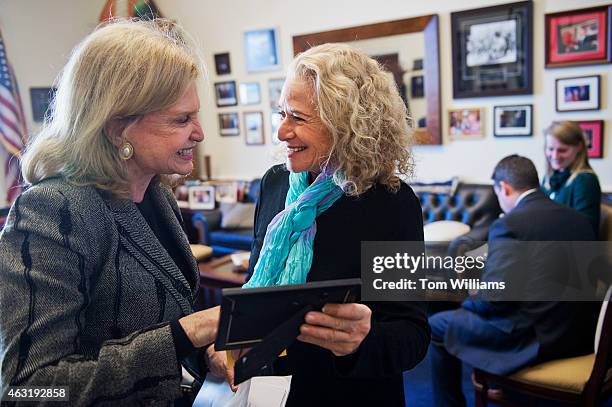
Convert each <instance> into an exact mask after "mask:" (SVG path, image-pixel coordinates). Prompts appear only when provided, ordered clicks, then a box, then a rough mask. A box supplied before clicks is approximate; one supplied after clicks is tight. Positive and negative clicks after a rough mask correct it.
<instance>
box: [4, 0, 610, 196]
mask: <svg viewBox="0 0 612 407" xmlns="http://www.w3.org/2000/svg"><path fill="white" fill-rule="evenodd" d="M155 2H156V5H157V6H158V8H159V10H160V11H161V13H162V14H163V15H164V16H165V17H168V18H171V19H174V20H176V21H177V22H179V23H180V24H181V25H183V27H184V28H185V29H186V30H187V31H188V32H189V33H190V35H192V36H193V37H194V39H195V41H196V43H197V44H198V45H199V46H200V49H201V50H202V53H203V57H204V62H205V63H206V65H207V68H208V72H207V75H205V77H204V78H202V80H200V81H199V82H198V88H199V91H200V92H199V93H200V98H201V104H202V107H201V113H200V119H201V123H202V125H203V127H204V131H205V134H206V138H205V140H204V142H203V143H202V145H201V146H200V151H199V154H200V160H201V163H202V164H203V163H204V160H203V157H204V156H209V157H210V160H209V162H210V166H211V174H212V176H213V177H214V178H216V179H252V178H255V177H260V176H261V175H262V174H263V173H264V172H265V171H266V170H267V169H268V168H269V167H270V166H271V165H272V164H274V163H276V162H278V157H279V155H277V154H276V152H277V150H279V149H280V150H282V144H280V143H278V140H277V139H276V136H275V134H276V129H277V127H278V124H279V117H278V115H275V114H274V112H275V110H276V102H277V100H278V96H279V94H280V89H281V88H282V84H283V82H284V77H285V69H286V67H287V65H288V64H289V62H290V61H291V59H292V57H293V51H294V50H293V37H295V36H300V35H304V34H309V33H314V32H323V31H328V30H338V29H343V28H347V27H354V26H363V25H368V24H375V23H383V22H387V21H391V20H399V19H408V18H416V17H420V16H429V15H437V17H438V27H439V28H438V37H439V43H438V44H437V45H438V47H437V52H438V54H439V86H440V87H439V95H438V97H439V100H440V109H439V117H440V122H441V123H440V129H441V132H440V133H441V136H442V137H441V143H440V144H439V145H427V146H425V145H422V146H421V145H417V146H415V147H414V148H413V153H414V156H415V161H416V164H417V166H416V174H415V178H416V179H417V180H420V181H437V180H446V179H449V178H450V177H453V176H458V177H460V178H461V179H463V180H465V181H468V182H488V181H489V176H490V170H491V169H492V168H493V166H494V165H495V163H496V162H497V161H498V160H499V159H500V158H502V157H503V156H505V155H508V154H513V153H519V154H523V155H525V156H527V157H529V158H530V159H532V160H533V161H534V162H535V163H536V166H537V168H538V169H540V170H541V169H543V168H544V157H543V153H542V149H543V142H544V137H543V130H544V129H545V128H546V127H547V126H548V125H549V124H550V123H551V122H552V121H553V120H573V121H577V122H580V124H581V126H582V127H583V129H584V130H585V137H586V138H587V143H588V145H589V155H590V157H591V158H592V160H591V164H592V165H593V167H594V169H595V171H596V172H597V173H598V176H599V177H600V182H601V183H602V187H603V189H604V190H612V140H611V137H612V121H611V118H612V105H611V104H610V95H611V93H612V80H611V77H612V64H611V63H610V44H611V42H612V41H611V40H610V26H611V25H612V24H611V23H610V19H611V12H610V5H611V4H612V2H610V1H609V0H532V1H513V0H462V1H461V2H457V1H453V0H432V1H430V2H406V1H404V0H386V1H385V2H383V3H380V2H379V3H376V2H373V1H372V0H353V1H352V2H351V6H350V7H346V4H345V2H330V1H329V0H309V1H308V2H280V3H279V2H267V1H262V2H253V1H252V0H233V1H232V2H230V3H231V4H230V3H227V4H226V3H222V2H221V3H219V2H215V5H214V7H212V8H211V2H190V1H187V0H155ZM77 3H78V4H77ZM77 3H74V1H72V0H55V1H54V2H44V3H42V4H41V5H40V6H39V7H38V8H37V12H36V13H28V12H27V11H28V10H27V5H25V3H24V2H19V1H9V2H6V3H5V4H4V5H3V12H2V13H1V14H0V27H1V28H2V32H3V35H4V40H5V41H6V43H7V44H8V45H9V48H8V55H9V57H10V60H11V62H12V64H13V68H14V70H15V71H16V74H17V79H18V80H19V85H20V89H21V97H22V100H23V104H24V108H25V112H26V121H27V125H28V131H29V133H30V134H35V133H36V131H37V130H38V128H39V126H40V121H39V120H41V119H42V117H43V115H44V111H45V109H46V104H47V103H48V99H49V95H50V93H51V92H52V91H53V89H52V88H53V83H54V78H55V77H56V76H57V75H58V73H59V72H60V69H61V67H62V66H63V65H64V64H65V61H66V59H67V57H68V55H69V54H70V50H71V49H72V48H73V47H74V46H75V45H76V44H77V43H78V42H79V41H81V40H82V38H83V37H84V36H85V35H87V33H88V32H90V31H91V30H92V29H93V28H94V27H95V26H96V25H97V22H98V18H99V14H100V10H101V8H102V6H103V3H104V1H103V0H91V1H88V2H77ZM67 10H70V24H59V25H58V24H57V23H56V22H57V21H66V13H67ZM8 16H12V17H11V18H8ZM50 33H52V35H51V34H50ZM425 45H426V47H425V49H426V50H430V49H431V46H432V45H436V44H425ZM408 51H409V54H410V55H409V57H402V55H401V54H399V55H400V57H399V62H400V64H399V66H398V67H397V71H398V72H402V71H407V72H409V74H407V76H405V77H404V78H403V79H404V80H403V83H404V84H405V88H406V89H405V91H404V94H405V95H406V96H407V101H408V103H409V104H412V105H413V106H414V105H415V104H416V103H425V101H427V100H428V96H429V95H428V94H427V92H425V93H424V94H423V93H422V92H421V91H422V89H423V88H422V86H419V82H418V81H419V77H421V80H422V78H423V76H424V77H425V79H426V78H427V76H426V75H425V70H424V69H423V67H421V68H419V60H421V59H422V58H423V57H424V55H421V54H419V55H416V54H418V52H415V49H414V48H412V47H408ZM383 54H387V52H384V53H378V54H373V55H383ZM412 54H414V55H412ZM41 61H44V63H41ZM413 78H416V79H414V80H413ZM426 80H427V79H426ZM413 82H414V83H413ZM413 88H414V89H413ZM417 119H418V118H417ZM417 123H418V121H417ZM417 123H415V126H416V125H417ZM418 125H420V123H418ZM205 167H206V166H205V165H201V166H200V171H201V174H200V175H201V176H205ZM0 184H1V182H0ZM0 189H1V185H0ZM205 195H206V194H203V195H202V196H205Z"/></svg>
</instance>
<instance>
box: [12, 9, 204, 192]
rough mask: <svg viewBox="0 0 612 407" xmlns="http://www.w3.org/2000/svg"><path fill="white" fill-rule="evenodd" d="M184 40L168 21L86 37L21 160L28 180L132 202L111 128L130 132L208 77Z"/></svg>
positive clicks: (126, 24) (130, 24)
mask: <svg viewBox="0 0 612 407" xmlns="http://www.w3.org/2000/svg"><path fill="white" fill-rule="evenodd" d="M186 38H187V37H186V34H185V33H184V32H183V31H182V30H181V29H180V27H178V26H177V25H175V24H174V23H172V22H170V21H168V20H163V19H157V20H152V21H136V20H125V19H122V20H115V21H112V22H111V23H109V24H107V25H104V26H101V27H99V28H98V29H96V30H95V31H94V32H93V33H91V34H90V35H88V36H87V37H86V38H85V39H84V40H83V41H82V42H81V43H80V44H79V45H77V46H76V47H75V49H74V50H73V52H72V54H71V56H70V59H69V61H68V63H67V64H66V66H65V67H64V69H63V71H62V73H61V74H60V76H59V78H58V80H57V92H56V95H55V98H54V99H53V101H52V104H51V108H50V113H49V114H48V115H47V117H46V118H45V122H44V124H43V126H42V129H41V131H40V132H39V134H38V135H37V136H36V137H35V138H34V140H33V141H32V142H31V143H30V145H29V146H28V147H27V149H26V151H25V154H24V155H23V157H22V173H23V177H24V179H25V181H26V182H27V183H28V184H33V183H36V182H39V181H41V180H43V179H44V178H47V177H52V176H62V177H64V178H65V179H66V180H68V181H69V182H71V183H74V184H77V185H93V186H95V187H97V188H99V189H102V190H107V191H109V192H110V193H111V194H112V195H114V196H116V197H120V198H127V197H128V196H129V185H128V179H127V166H126V162H125V161H123V160H122V159H121V158H120V156H119V154H118V149H117V147H116V146H115V145H114V144H113V143H112V140H111V137H113V136H114V137H116V136H118V135H110V134H107V132H108V129H109V128H110V126H108V125H109V123H110V122H111V121H112V120H114V119H123V120H125V122H126V123H127V128H126V129H125V130H124V131H123V134H125V132H126V131H127V129H129V127H130V125H131V124H133V123H135V122H136V121H137V120H139V118H141V117H142V116H143V115H145V114H147V113H151V112H155V111H159V110H163V109H166V108H168V107H170V106H172V105H173V104H174V103H176V101H177V100H178V99H179V98H180V96H181V95H182V94H183V93H184V92H185V90H186V89H187V87H188V86H189V84H190V83H191V82H192V81H193V80H195V79H196V78H197V77H198V76H199V75H200V73H201V72H204V71H203V65H202V63H201V58H200V57H199V56H198V54H197V53H196V51H195V47H193V46H192V45H191V44H189V43H188V42H187V40H186ZM119 136H121V135H119Z"/></svg>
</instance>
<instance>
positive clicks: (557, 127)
mask: <svg viewBox="0 0 612 407" xmlns="http://www.w3.org/2000/svg"><path fill="white" fill-rule="evenodd" d="M544 136H552V137H554V138H556V139H557V140H559V142H561V143H563V144H567V145H570V146H580V150H579V151H578V154H576V158H575V159H574V162H573V163H572V164H571V165H570V167H569V170H570V172H571V176H570V178H569V179H568V180H567V185H569V184H571V183H572V181H573V180H574V178H576V176H577V175H578V174H580V173H582V172H593V169H592V168H591V165H590V164H589V157H588V154H587V147H586V142H585V140H584V133H583V131H582V128H580V126H579V125H578V124H577V123H575V122H572V121H562V122H552V124H551V125H550V126H549V127H548V128H547V129H546V130H544ZM544 150H545V151H546V143H545V144H544ZM545 154H546V152H545ZM552 174H553V169H552V167H551V166H550V162H549V161H548V158H547V159H546V174H545V176H544V185H545V186H546V187H547V188H550V185H549V183H548V181H549V179H550V176H551V175H552Z"/></svg>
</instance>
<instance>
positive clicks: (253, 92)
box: [238, 82, 261, 105]
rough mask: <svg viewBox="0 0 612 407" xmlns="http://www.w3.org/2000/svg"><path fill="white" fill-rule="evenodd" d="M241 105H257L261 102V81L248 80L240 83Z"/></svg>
mask: <svg viewBox="0 0 612 407" xmlns="http://www.w3.org/2000/svg"><path fill="white" fill-rule="evenodd" d="M238 94H239V95H240V104H241V105H257V104H259V103H261V91H260V88H259V82H247V83H241V84H240V85H238Z"/></svg>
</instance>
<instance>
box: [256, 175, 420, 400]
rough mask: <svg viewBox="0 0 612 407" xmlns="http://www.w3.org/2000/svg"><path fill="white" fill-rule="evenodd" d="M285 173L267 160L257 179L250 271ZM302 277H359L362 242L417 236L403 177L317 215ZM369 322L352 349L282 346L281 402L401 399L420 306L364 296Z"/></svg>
mask: <svg viewBox="0 0 612 407" xmlns="http://www.w3.org/2000/svg"><path fill="white" fill-rule="evenodd" d="M288 178H289V172H288V171H287V170H286V169H285V168H284V166H282V165H279V166H275V167H272V168H271V169H270V170H268V172H267V173H266V174H265V175H264V177H263V179H262V182H261V194H260V198H259V201H258V203H257V210H256V214H255V242H254V245H253V250H252V254H251V259H250V262H249V271H250V272H252V271H253V267H254V265H255V263H256V262H257V259H258V258H259V252H260V250H261V246H262V243H263V239H264V236H265V233H266V229H267V226H268V224H269V223H270V221H271V220H272V218H273V217H274V216H275V215H276V214H277V213H278V212H280V211H281V210H283V209H284V206H285V197H286V195H287V191H288V186H289V184H288V183H289V181H288ZM316 222H317V234H316V236H315V240H314V248H313V252H314V253H313V261H312V267H311V269H310V272H309V274H308V281H322V280H332V279H341V278H355V277H360V257H361V256H360V253H361V242H362V241H368V240H379V241H391V240H409V241H422V240H423V218H422V214H421V206H420V204H419V201H418V199H417V197H416V196H415V194H414V192H413V191H412V189H411V188H410V187H409V186H408V185H406V184H404V183H402V186H401V188H400V190H399V191H398V192H397V193H396V194H393V193H390V192H389V191H387V190H386V189H385V188H384V187H382V186H380V185H376V186H374V187H373V188H371V189H370V190H368V191H367V192H365V193H364V194H362V195H360V196H359V197H356V198H355V197H348V196H343V197H341V198H340V199H338V200H337V201H336V202H335V203H334V204H333V205H332V206H331V207H330V208H329V209H328V210H327V211H325V212H324V213H322V214H321V215H320V216H319V217H317V219H316ZM367 305H368V306H369V307H370V308H371V309H372V311H373V312H372V329H371V331H370V333H369V334H368V336H367V337H366V338H365V340H364V341H363V342H362V344H361V346H360V348H359V350H358V352H357V353H356V354H354V355H349V356H345V357H336V356H334V355H333V354H332V353H331V352H329V351H328V350H326V349H323V348H320V347H317V346H313V345H309V344H306V343H303V342H299V341H296V342H295V343H294V344H293V345H292V346H290V347H289V349H288V365H289V370H290V371H289V372H287V373H292V374H293V378H292V381H291V391H290V394H289V399H288V402H287V405H288V406H297V405H304V406H314V405H317V406H322V405H329V406H345V405H346V406H361V405H363V406H373V405H380V406H383V405H384V406H404V404H405V402H404V391H403V382H402V372H403V371H405V370H409V369H411V368H413V367H414V366H415V365H416V364H418V363H419V362H420V361H421V360H422V359H423V357H424V356H425V354H426V352H427V346H428V344H429V335H430V331H429V325H428V323H427V319H426V312H425V305H424V304H422V303H415V302H405V303H396V302H380V303H367Z"/></svg>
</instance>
